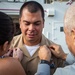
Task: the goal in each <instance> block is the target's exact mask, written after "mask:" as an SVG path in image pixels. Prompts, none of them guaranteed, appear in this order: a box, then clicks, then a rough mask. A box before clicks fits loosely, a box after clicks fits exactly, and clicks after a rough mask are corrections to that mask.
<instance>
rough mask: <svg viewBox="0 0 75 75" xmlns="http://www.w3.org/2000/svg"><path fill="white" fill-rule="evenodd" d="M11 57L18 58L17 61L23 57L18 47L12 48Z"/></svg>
mask: <svg viewBox="0 0 75 75" xmlns="http://www.w3.org/2000/svg"><path fill="white" fill-rule="evenodd" d="M13 57H14V58H17V59H19V61H21V60H22V58H23V52H22V51H21V50H20V49H19V48H14V50H13Z"/></svg>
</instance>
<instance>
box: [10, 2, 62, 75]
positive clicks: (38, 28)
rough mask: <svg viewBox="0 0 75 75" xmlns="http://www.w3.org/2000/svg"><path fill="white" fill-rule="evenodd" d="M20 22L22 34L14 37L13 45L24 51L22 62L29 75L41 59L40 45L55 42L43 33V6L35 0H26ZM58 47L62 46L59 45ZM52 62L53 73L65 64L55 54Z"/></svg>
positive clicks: (31, 74) (33, 71)
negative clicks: (39, 54)
mask: <svg viewBox="0 0 75 75" xmlns="http://www.w3.org/2000/svg"><path fill="white" fill-rule="evenodd" d="M19 23H20V29H21V32H22V34H20V35H18V36H15V37H14V38H13V40H12V43H11V47H13V48H14V47H19V48H20V49H21V50H22V51H23V53H24V57H23V59H22V61H21V64H22V66H23V68H24V70H25V71H26V74H27V75H34V74H35V73H36V71H37V65H38V63H39V61H40V59H39V57H38V50H39V47H40V46H43V45H47V46H50V45H51V44H54V43H53V42H52V41H50V40H48V39H47V38H46V37H45V36H44V35H43V34H42V30H43V28H44V9H43V7H42V6H41V5H40V4H39V3H37V2H35V1H28V2H25V3H24V4H23V5H22V7H21V9H20V18H19ZM58 49H61V47H60V46H59V48H58ZM50 63H51V64H53V67H52V68H51V74H53V73H54V71H55V69H56V68H57V67H60V66H63V61H62V60H60V59H57V58H56V57H54V56H53V55H52V58H51V62H50Z"/></svg>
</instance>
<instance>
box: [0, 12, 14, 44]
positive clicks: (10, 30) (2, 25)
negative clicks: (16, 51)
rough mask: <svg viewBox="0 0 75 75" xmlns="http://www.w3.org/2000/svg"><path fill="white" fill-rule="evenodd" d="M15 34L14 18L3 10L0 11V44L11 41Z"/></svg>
mask: <svg viewBox="0 0 75 75" xmlns="http://www.w3.org/2000/svg"><path fill="white" fill-rule="evenodd" d="M13 34H14V25H13V21H12V19H11V18H10V17H9V16H8V15H6V14H5V13H3V12H0V45H3V44H4V43H5V42H6V41H8V42H9V43H10V41H11V40H12V38H13Z"/></svg>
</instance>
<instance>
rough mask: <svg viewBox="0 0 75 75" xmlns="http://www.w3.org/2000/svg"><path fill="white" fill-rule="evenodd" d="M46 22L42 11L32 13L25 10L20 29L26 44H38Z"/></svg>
mask: <svg viewBox="0 0 75 75" xmlns="http://www.w3.org/2000/svg"><path fill="white" fill-rule="evenodd" d="M43 27H44V21H43V18H42V14H41V11H37V12H36V13H31V12H29V11H28V10H27V9H23V12H22V17H21V18H20V28H21V32H22V34H23V36H24V40H25V41H26V42H36V41H38V40H39V39H40V38H41V35H42V30H43Z"/></svg>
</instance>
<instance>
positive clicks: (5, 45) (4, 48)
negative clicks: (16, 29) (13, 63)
mask: <svg viewBox="0 0 75 75" xmlns="http://www.w3.org/2000/svg"><path fill="white" fill-rule="evenodd" d="M8 47H9V43H8V41H6V42H5V43H4V45H3V50H4V51H7V50H8Z"/></svg>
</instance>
